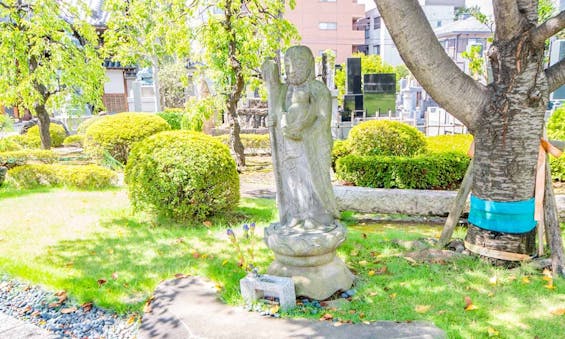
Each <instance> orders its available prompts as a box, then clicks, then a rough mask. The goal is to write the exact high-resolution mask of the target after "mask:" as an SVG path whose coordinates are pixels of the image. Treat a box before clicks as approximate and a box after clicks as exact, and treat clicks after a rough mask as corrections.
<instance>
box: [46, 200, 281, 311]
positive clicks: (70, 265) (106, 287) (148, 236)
mask: <svg viewBox="0 0 565 339" xmlns="http://www.w3.org/2000/svg"><path fill="white" fill-rule="evenodd" d="M248 205H249V207H246V210H245V211H244V212H243V213H244V214H242V215H243V216H245V218H246V219H248V220H261V221H263V220H270V219H271V218H270V217H268V215H270V214H272V207H271V205H270V204H269V203H266V202H264V201H258V202H256V203H255V204H248ZM267 211H268V213H267ZM162 222H163V223H162V224H156V223H153V222H151V221H147V220H142V219H139V218H138V217H136V216H131V217H128V216H124V217H113V218H112V217H110V218H108V219H105V220H102V221H101V222H100V226H102V227H104V228H105V231H104V232H100V233H95V234H92V235H90V236H89V237H88V238H86V239H77V240H64V241H60V242H59V243H57V244H56V245H54V246H51V247H50V248H49V249H48V253H50V255H49V256H45V257H42V258H38V259H37V260H39V261H42V262H44V263H45V264H46V265H48V266H50V267H54V268H55V269H56V270H58V271H60V275H61V278H60V279H59V281H58V284H60V285H61V288H63V289H65V290H67V291H68V292H69V295H72V296H73V297H75V298H76V299H77V301H78V302H80V303H83V302H90V301H92V302H94V303H95V304H97V305H98V306H101V307H104V308H108V309H112V310H114V311H116V312H118V313H126V312H131V311H133V312H140V311H141V310H142V309H143V305H144V303H145V302H146V300H147V299H148V298H149V297H150V296H151V294H152V293H153V291H154V289H155V288H156V286H157V284H158V283H159V282H160V281H162V280H165V279H172V278H174V277H175V275H177V274H190V275H201V276H205V277H208V278H209V279H211V280H212V281H215V282H216V283H217V284H218V286H220V289H221V290H222V293H221V297H222V299H224V300H225V301H226V302H228V303H232V304H233V303H236V302H238V301H239V299H240V296H239V280H240V279H241V278H242V277H243V276H244V275H245V272H244V271H243V270H242V269H241V268H240V267H238V257H237V255H236V254H235V251H234V250H233V248H232V247H231V243H230V242H229V240H228V238H227V236H226V235H225V231H224V230H223V229H222V227H221V226H220V227H218V226H214V227H211V228H207V227H204V226H199V227H187V226H185V225H182V224H175V223H165V222H164V221H162ZM256 243H257V247H262V248H259V249H257V251H256V253H257V256H256V259H257V260H256V262H255V264H256V265H257V266H259V267H262V266H265V267H266V265H267V261H268V255H269V254H268V251H267V250H266V249H264V245H262V242H261V240H260V239H257V241H256Z"/></svg>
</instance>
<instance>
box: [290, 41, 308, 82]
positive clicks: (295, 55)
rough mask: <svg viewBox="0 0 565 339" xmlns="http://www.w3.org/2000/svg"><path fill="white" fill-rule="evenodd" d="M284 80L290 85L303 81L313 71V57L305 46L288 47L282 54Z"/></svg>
mask: <svg viewBox="0 0 565 339" xmlns="http://www.w3.org/2000/svg"><path fill="white" fill-rule="evenodd" d="M284 67H285V73H286V80H287V82H288V83H289V84H291V85H300V84H303V83H305V82H306V81H307V80H308V79H309V78H310V77H311V76H310V74H311V73H312V72H313V71H314V57H313V56H312V52H310V50H309V49H308V48H307V47H304V46H296V47H291V48H289V49H288V51H287V52H286V54H285V56H284Z"/></svg>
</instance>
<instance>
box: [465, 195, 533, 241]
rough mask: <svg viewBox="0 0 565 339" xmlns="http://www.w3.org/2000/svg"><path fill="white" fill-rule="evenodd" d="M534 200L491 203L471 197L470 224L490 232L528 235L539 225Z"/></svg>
mask: <svg viewBox="0 0 565 339" xmlns="http://www.w3.org/2000/svg"><path fill="white" fill-rule="evenodd" d="M534 210H535V200H534V198H531V199H528V200H522V201H504V202H501V201H489V200H483V199H480V198H478V197H476V196H474V195H471V211H470V212H469V222H470V223H471V224H473V225H475V226H478V227H480V228H482V229H485V230H488V231H496V232H503V233H515V234H520V233H528V232H530V231H531V230H532V229H534V228H535V227H536V225H537V221H535V219H534Z"/></svg>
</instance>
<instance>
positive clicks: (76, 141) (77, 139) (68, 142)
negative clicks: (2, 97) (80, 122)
mask: <svg viewBox="0 0 565 339" xmlns="http://www.w3.org/2000/svg"><path fill="white" fill-rule="evenodd" d="M83 141H84V135H80V134H73V135H69V136H68V137H66V138H65V140H63V146H67V147H69V146H75V147H82V144H83Z"/></svg>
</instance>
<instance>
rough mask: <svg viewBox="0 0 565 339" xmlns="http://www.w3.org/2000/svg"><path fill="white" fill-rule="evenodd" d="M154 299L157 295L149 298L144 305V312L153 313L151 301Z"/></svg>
mask: <svg viewBox="0 0 565 339" xmlns="http://www.w3.org/2000/svg"><path fill="white" fill-rule="evenodd" d="M154 299H155V297H150V298H149V299H147V301H146V302H145V305H143V313H151V302H153V300H154Z"/></svg>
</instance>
